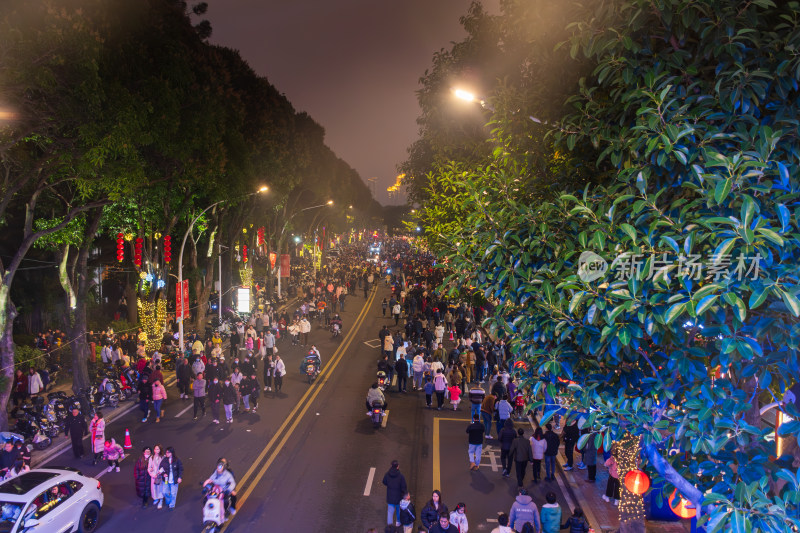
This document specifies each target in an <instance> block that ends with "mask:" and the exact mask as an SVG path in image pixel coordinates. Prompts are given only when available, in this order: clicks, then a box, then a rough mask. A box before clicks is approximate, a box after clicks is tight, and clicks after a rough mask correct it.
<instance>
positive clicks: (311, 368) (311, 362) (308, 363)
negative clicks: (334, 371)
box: [303, 355, 319, 385]
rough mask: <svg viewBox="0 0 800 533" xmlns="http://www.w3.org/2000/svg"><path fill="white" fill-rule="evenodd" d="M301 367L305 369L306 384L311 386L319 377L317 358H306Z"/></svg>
mask: <svg viewBox="0 0 800 533" xmlns="http://www.w3.org/2000/svg"><path fill="white" fill-rule="evenodd" d="M303 367H304V368H305V373H306V377H307V378H308V384H309V385H311V384H312V383H314V380H315V379H316V378H317V376H318V375H319V364H318V363H317V358H316V357H313V356H310V355H308V356H306V358H305V359H304V360H303Z"/></svg>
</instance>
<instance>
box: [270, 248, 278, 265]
mask: <svg viewBox="0 0 800 533" xmlns="http://www.w3.org/2000/svg"><path fill="white" fill-rule="evenodd" d="M277 261H278V254H276V253H275V252H270V253H269V266H270V268H275V263H276V262H277Z"/></svg>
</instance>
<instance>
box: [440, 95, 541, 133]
mask: <svg viewBox="0 0 800 533" xmlns="http://www.w3.org/2000/svg"><path fill="white" fill-rule="evenodd" d="M453 96H455V97H456V98H458V99H459V100H464V101H465V102H475V103H478V104H480V105H481V107H482V108H484V109H488V110H489V111H491V112H492V113H494V107H493V106H492V105H490V104H487V103H486V100H484V99H482V98H479V97H477V96H475V94H474V93H471V92H469V91H465V90H464V89H459V88H454V89H453ZM528 119H530V120H532V121H533V122H536V123H537V124H548V125H549V122H547V121H546V120H542V119H539V118H536V117H534V116H533V115H528Z"/></svg>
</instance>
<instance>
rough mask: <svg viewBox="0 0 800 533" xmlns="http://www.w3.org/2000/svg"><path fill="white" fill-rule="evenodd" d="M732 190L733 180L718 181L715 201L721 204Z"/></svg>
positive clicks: (715, 189)
mask: <svg viewBox="0 0 800 533" xmlns="http://www.w3.org/2000/svg"><path fill="white" fill-rule="evenodd" d="M730 192H731V180H730V179H724V180H720V181H718V182H717V186H716V187H715V188H714V201H715V202H716V203H717V205H719V204H721V203H722V202H723V201H724V200H725V198H727V196H728V193H730Z"/></svg>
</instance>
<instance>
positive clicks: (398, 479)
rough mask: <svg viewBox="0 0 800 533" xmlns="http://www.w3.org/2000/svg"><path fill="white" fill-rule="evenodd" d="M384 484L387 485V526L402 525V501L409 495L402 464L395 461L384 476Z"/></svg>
mask: <svg viewBox="0 0 800 533" xmlns="http://www.w3.org/2000/svg"><path fill="white" fill-rule="evenodd" d="M383 484H384V485H386V505H387V511H386V524H387V525H393V526H399V525H400V500H402V499H403V497H404V496H405V495H406V493H408V486H407V485H406V478H405V476H403V474H402V473H401V472H400V463H399V462H398V461H397V460H396V459H395V460H394V461H392V466H391V467H390V468H389V470H388V471H387V472H386V474H385V475H384V476H383Z"/></svg>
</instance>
